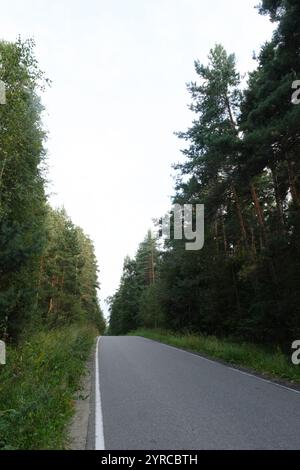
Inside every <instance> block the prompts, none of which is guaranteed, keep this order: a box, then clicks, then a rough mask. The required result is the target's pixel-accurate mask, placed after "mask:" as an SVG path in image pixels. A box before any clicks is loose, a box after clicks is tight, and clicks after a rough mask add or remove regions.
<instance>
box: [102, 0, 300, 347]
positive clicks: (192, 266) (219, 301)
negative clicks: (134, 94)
mask: <svg viewBox="0 0 300 470" xmlns="http://www.w3.org/2000/svg"><path fill="white" fill-rule="evenodd" d="M258 13H259V14H261V15H268V16H269V18H270V20H271V21H272V22H273V23H274V26H275V29H274V34H273V36H272V39H271V40H270V41H269V42H267V43H265V44H263V45H262V47H261V49H260V51H259V53H258V54H257V56H256V57H254V59H255V60H256V68H255V70H254V71H252V72H250V73H249V74H248V77H247V83H246V84H245V83H244V80H243V77H241V75H240V73H239V71H238V70H237V66H236V59H235V55H234V54H232V53H228V52H227V51H226V50H225V49H224V47H223V46H222V45H220V44H217V45H215V46H214V47H213V48H212V49H211V51H210V53H209V56H208V59H207V62H206V63H200V62H199V61H195V71H196V75H197V81H192V82H190V83H189V84H188V85H187V89H188V92H189V95H190V110H191V111H192V112H193V120H192V122H191V126H190V127H189V129H187V130H184V131H183V132H177V136H178V138H179V139H181V141H182V143H183V150H182V153H183V161H181V162H180V163H177V164H175V165H174V169H175V171H176V185H175V188H174V196H173V198H172V203H178V204H182V205H183V204H187V203H189V204H197V203H198V204H204V205H205V245H204V248H203V249H202V250H201V251H194V252H193V251H192V252H188V251H186V250H185V240H172V239H171V240H168V241H165V243H164V244H163V245H162V244H161V242H158V240H157V237H156V235H155V234H151V232H149V233H148V234H147V236H146V237H145V239H144V240H143V241H142V242H141V244H140V246H139V248H138V250H137V254H136V256H135V257H134V258H132V259H130V258H128V257H127V258H126V259H125V261H124V268H123V275H122V278H121V282H120V286H119V288H118V290H117V292H116V293H115V295H114V296H113V297H111V298H110V299H109V302H110V326H109V332H110V334H113V335H120V334H127V333H129V332H131V331H134V330H136V329H137V328H151V329H154V328H161V329H167V330H171V331H173V332H192V333H201V334H204V335H215V336H217V337H220V338H235V339H238V340H247V341H251V342H255V343H262V344H273V345H280V346H282V347H283V348H285V347H290V344H291V342H292V341H293V340H294V339H296V338H298V337H300V311H299V305H300V162H299V154H300V127H299V124H300V105H299V104H297V103H298V100H297V99H296V95H295V89H296V94H297V80H299V79H300V56H299V50H300V29H299V25H300V3H299V1H298V0H263V1H262V2H261V3H260V6H259V12H258ZM298 83H299V82H298ZM298 92H299V90H298ZM298 95H299V93H298ZM158 171H159V170H158ZM157 216H158V217H160V216H163V215H162V214H161V215H159V214H157Z"/></svg>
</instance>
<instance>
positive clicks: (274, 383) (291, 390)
mask: <svg viewBox="0 0 300 470" xmlns="http://www.w3.org/2000/svg"><path fill="white" fill-rule="evenodd" d="M137 338H143V339H147V340H148V341H154V342H155V343H159V344H161V345H162V346H165V347H167V348H172V349H176V351H180V352H183V353H186V354H191V355H192V356H195V357H198V358H199V359H202V360H203V361H207V362H212V363H213V364H218V365H219V366H224V367H226V368H227V369H229V370H233V371H234V372H238V373H239V374H242V375H247V376H248V377H253V378H254V379H257V380H260V381H261V382H265V383H268V384H271V385H275V386H276V387H279V388H283V389H284V390H288V391H290V392H294V393H298V394H300V390H295V389H294V388H290V387H287V386H286V385H281V384H279V383H277V382H273V380H268V379H264V378H263V377H259V376H257V375H254V374H251V372H245V371H243V370H240V369H237V368H235V367H231V366H230V365H227V364H223V363H222V362H218V361H214V360H213V359H209V358H208V357H204V356H201V354H200V353H199V354H196V353H193V352H190V351H185V350H184V349H180V348H177V347H176V346H171V345H170V344H166V343H162V342H161V341H158V340H157V341H156V340H153V339H150V338H145V337H144V336H137Z"/></svg>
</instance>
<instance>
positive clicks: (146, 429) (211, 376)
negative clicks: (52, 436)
mask: <svg viewBox="0 0 300 470" xmlns="http://www.w3.org/2000/svg"><path fill="white" fill-rule="evenodd" d="M98 354H99V365H98V370H99V376H100V394H99V396H100V395H101V396H100V399H101V405H102V406H101V410H102V413H100V414H101V416H100V417H99V410H98V415H97V413H96V421H98V424H97V426H98V432H100V431H101V430H100V431H99V429H100V428H101V426H102V423H103V426H102V429H103V430H104V442H105V449H107V450H117V449H119V450H126V449H132V450H135V449H144V450H157V449H164V450H168V449H174V450H193V449H200V450H201V449H300V393H299V392H298V393H297V392H296V391H293V390H289V389H286V388H283V387H280V386H278V385H277V384H274V383H270V382H266V381H264V380H262V379H260V378H258V377H255V376H253V375H248V374H245V373H243V372H242V371H239V370H237V369H232V368H230V367H228V366H226V365H223V364H220V363H218V362H214V361H210V360H207V359H205V358H203V357H200V356H197V355H194V354H190V353H187V352H184V351H181V350H178V349H176V348H172V347H170V346H166V345H163V344H160V343H157V342H154V341H151V340H148V339H144V338H140V337H103V338H101V339H100V342H99V352H98ZM95 384H96V387H97V385H99V381H98V379H96V382H95ZM97 393H99V390H96V395H97ZM100 421H101V422H100ZM96 429H97V427H96ZM96 432H97V431H96Z"/></svg>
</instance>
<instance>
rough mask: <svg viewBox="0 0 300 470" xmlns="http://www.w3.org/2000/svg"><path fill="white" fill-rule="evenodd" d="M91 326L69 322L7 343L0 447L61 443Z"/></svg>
mask: <svg viewBox="0 0 300 470" xmlns="http://www.w3.org/2000/svg"><path fill="white" fill-rule="evenodd" d="M95 336H96V331H95V329H94V328H93V327H88V326H87V327H86V326H70V327H64V328H61V329H59V330H53V331H50V332H40V333H37V334H35V335H33V336H32V337H31V338H30V340H29V341H26V342H24V343H23V344H21V345H19V346H18V347H17V348H12V347H8V350H7V364H6V365H5V366H0V449H3V450H5V449H28V450H30V449H35V450H38V449H63V448H64V444H65V429H66V425H67V424H68V422H69V420H70V418H71V416H72V414H73V411H74V407H73V396H74V393H75V391H76V390H78V388H79V386H80V378H81V376H82V374H83V373H84V370H85V363H86V361H87V359H88V356H89V354H90V351H91V348H92V345H93V342H94V338H95Z"/></svg>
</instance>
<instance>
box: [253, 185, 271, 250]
mask: <svg viewBox="0 0 300 470" xmlns="http://www.w3.org/2000/svg"><path fill="white" fill-rule="evenodd" d="M250 191H251V195H252V199H253V202H254V207H255V211H256V215H257V218H258V223H259V226H260V229H261V233H262V238H263V241H264V242H266V240H267V232H266V225H265V218H264V214H263V211H262V209H261V206H260V202H259V199H258V196H257V193H256V189H255V186H254V184H253V183H252V182H251V183H250Z"/></svg>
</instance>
